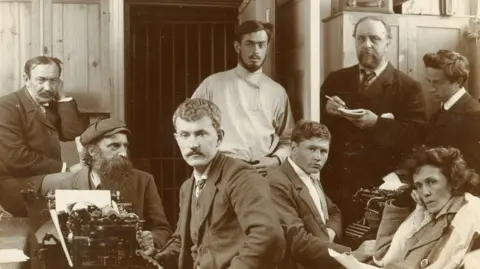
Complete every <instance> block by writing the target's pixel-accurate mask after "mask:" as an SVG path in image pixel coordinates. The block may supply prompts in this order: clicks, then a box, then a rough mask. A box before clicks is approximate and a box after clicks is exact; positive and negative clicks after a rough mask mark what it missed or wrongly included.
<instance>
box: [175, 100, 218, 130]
mask: <svg viewBox="0 0 480 269" xmlns="http://www.w3.org/2000/svg"><path fill="white" fill-rule="evenodd" d="M204 116H207V117H209V118H210V119H211V120H212V124H213V128H215V130H217V131H218V130H220V128H221V122H222V114H221V112H220V108H218V106H217V105H215V104H214V103H213V102H211V101H209V100H206V99H202V98H192V99H187V100H185V101H183V102H182V103H181V104H180V105H179V106H178V107H177V109H176V110H175V113H174V114H173V118H172V123H173V126H174V128H176V124H175V123H176V122H177V118H181V119H182V120H185V121H188V122H192V121H196V120H199V119H201V118H203V117H204Z"/></svg>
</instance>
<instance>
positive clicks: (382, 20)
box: [353, 16, 392, 39]
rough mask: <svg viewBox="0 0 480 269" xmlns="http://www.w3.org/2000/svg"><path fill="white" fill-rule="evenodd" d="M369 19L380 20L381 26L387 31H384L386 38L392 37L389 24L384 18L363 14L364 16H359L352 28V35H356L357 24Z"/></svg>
mask: <svg viewBox="0 0 480 269" xmlns="http://www.w3.org/2000/svg"><path fill="white" fill-rule="evenodd" d="M369 20H370V21H379V22H381V23H382V24H383V26H385V30H386V31H387V33H386V34H387V38H388V39H392V29H391V27H390V25H389V24H388V23H387V22H386V21H385V20H384V19H382V18H381V17H378V16H365V17H362V18H360V19H359V20H358V21H357V23H356V24H355V26H354V28H353V37H355V36H356V35H357V28H358V25H360V24H361V23H362V22H364V21H369Z"/></svg>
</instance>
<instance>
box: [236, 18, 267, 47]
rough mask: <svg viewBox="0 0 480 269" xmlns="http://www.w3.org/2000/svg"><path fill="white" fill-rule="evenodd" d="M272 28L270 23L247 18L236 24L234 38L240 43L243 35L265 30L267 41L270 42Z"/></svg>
mask: <svg viewBox="0 0 480 269" xmlns="http://www.w3.org/2000/svg"><path fill="white" fill-rule="evenodd" d="M273 29H274V26H273V24H271V23H268V22H261V21H256V20H248V21H245V22H243V23H242V24H240V25H238V26H237V28H236V29H235V40H236V41H238V42H240V43H241V42H242V39H243V36H244V35H246V34H250V33H255V32H258V31H262V30H265V32H267V36H268V42H270V40H271V37H272V33H273Z"/></svg>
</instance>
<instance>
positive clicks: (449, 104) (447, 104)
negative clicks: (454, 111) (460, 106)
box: [443, 87, 467, 110]
mask: <svg viewBox="0 0 480 269" xmlns="http://www.w3.org/2000/svg"><path fill="white" fill-rule="evenodd" d="M466 92H467V91H466V90H465V88H463V87H462V88H461V89H460V90H458V91H457V92H456V93H455V94H454V95H452V97H450V99H448V101H446V102H445V103H444V104H443V108H444V109H445V110H449V109H450V108H452V106H453V105H454V104H455V103H457V102H458V100H460V98H461V97H462V96H463V95H464V94H465V93H466Z"/></svg>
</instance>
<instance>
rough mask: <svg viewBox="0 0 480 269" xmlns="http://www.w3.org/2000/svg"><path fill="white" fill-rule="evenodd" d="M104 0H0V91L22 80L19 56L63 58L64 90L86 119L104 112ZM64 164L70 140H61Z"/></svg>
mask: <svg viewBox="0 0 480 269" xmlns="http://www.w3.org/2000/svg"><path fill="white" fill-rule="evenodd" d="M109 15H110V14H109V0H0V59H1V61H2V64H1V65H0V82H1V83H2V87H0V96H2V95H5V94H8V93H10V92H13V91H16V90H18V89H19V88H20V87H22V86H23V85H24V82H23V77H22V74H23V68H24V64H25V62H26V61H27V60H28V59H29V58H31V57H35V56H39V55H48V56H54V57H57V58H59V59H60V60H62V61H63V71H62V75H61V78H62V80H63V81H64V90H65V91H66V92H67V93H68V95H70V96H73V97H74V98H75V99H76V101H77V103H78V106H79V109H80V111H81V112H83V113H88V114H89V115H90V118H91V120H95V119H96V118H98V117H99V116H108V115H109V114H110V107H111V106H110V100H111V87H110V65H109V55H110V53H109V38H110V36H109ZM62 155H63V158H64V160H65V161H67V162H68V163H69V164H73V163H76V162H78V155H77V154H76V149H75V144H74V143H73V142H70V143H64V144H62Z"/></svg>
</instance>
